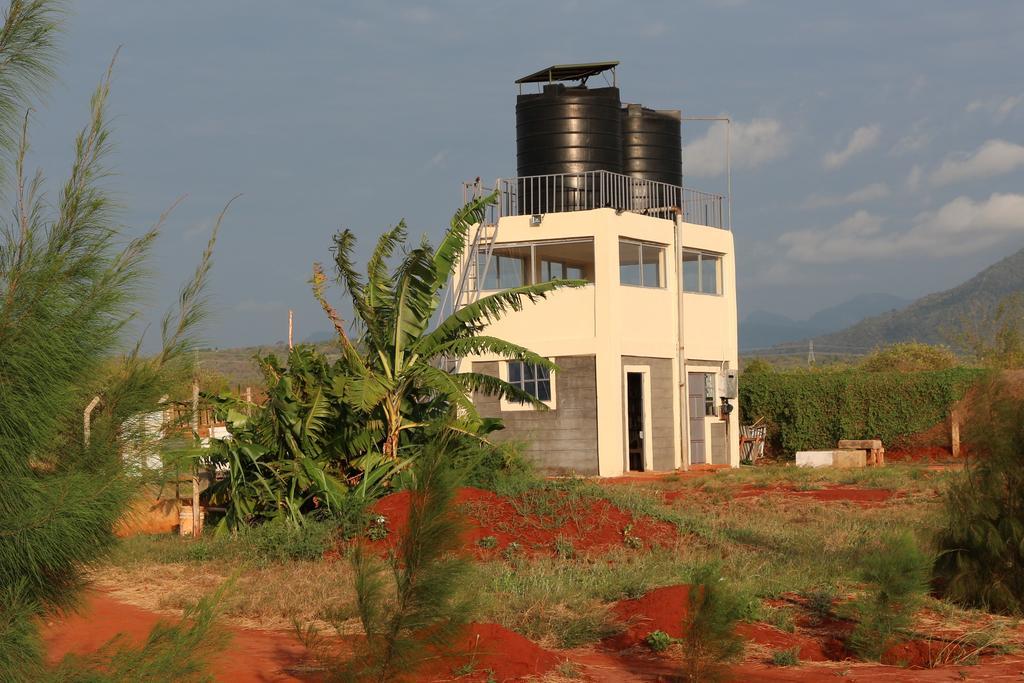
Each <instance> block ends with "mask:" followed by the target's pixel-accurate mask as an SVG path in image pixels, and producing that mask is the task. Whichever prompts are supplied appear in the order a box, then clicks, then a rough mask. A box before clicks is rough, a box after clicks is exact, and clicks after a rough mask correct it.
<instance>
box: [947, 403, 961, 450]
mask: <svg viewBox="0 0 1024 683" xmlns="http://www.w3.org/2000/svg"><path fill="white" fill-rule="evenodd" d="M949 443H950V450H951V451H953V457H954V458H959V457H960V415H959V414H958V413H957V411H955V410H952V411H950V413H949Z"/></svg>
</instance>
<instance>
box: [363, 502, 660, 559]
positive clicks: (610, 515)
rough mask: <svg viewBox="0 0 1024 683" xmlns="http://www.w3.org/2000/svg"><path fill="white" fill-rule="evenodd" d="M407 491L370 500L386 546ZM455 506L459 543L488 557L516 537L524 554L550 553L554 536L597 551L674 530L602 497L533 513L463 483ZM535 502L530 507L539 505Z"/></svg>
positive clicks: (397, 529) (399, 528)
mask: <svg viewBox="0 0 1024 683" xmlns="http://www.w3.org/2000/svg"><path fill="white" fill-rule="evenodd" d="M409 502H410V497H409V493H408V492H407V491H400V492H398V493H394V494H391V495H390V496H385V497H384V498H382V499H380V500H379V501H377V502H376V503H375V504H374V506H373V511H374V512H375V513H377V514H381V515H383V516H384V517H385V518H386V519H387V528H388V535H387V538H386V539H384V540H383V541H380V542H379V543H380V544H381V545H382V546H392V545H394V544H395V543H396V542H397V540H398V539H399V538H401V536H402V533H403V532H404V530H405V525H406V522H407V520H408V516H409ZM455 502H456V504H457V505H458V506H459V508H460V509H461V512H462V514H463V521H464V522H465V529H464V531H463V534H462V547H463V549H464V550H466V551H468V552H470V553H473V554H475V555H477V556H478V557H481V558H488V557H494V556H496V555H500V553H501V552H502V551H503V550H505V549H507V548H508V547H509V544H511V543H513V542H514V543H517V544H518V545H519V548H520V551H521V552H523V553H524V554H526V555H542V554H551V553H553V552H554V550H555V544H556V541H558V540H559V539H562V540H563V541H566V542H568V543H570V544H572V548H573V550H574V551H575V552H577V553H600V552H604V551H607V550H609V549H611V548H613V547H628V546H627V543H626V541H627V533H626V532H627V530H628V536H629V537H631V538H633V539H636V540H635V541H632V543H633V544H637V545H641V546H643V547H647V548H649V547H652V546H656V545H665V544H669V543H672V542H673V541H674V540H675V539H676V537H677V532H676V529H675V527H674V526H673V525H671V524H668V523H666V522H659V521H657V520H653V519H648V518H643V517H641V518H636V517H634V516H633V515H632V514H631V513H629V512H625V511H623V510H620V509H619V508H617V507H615V506H614V505H612V504H611V503H609V502H608V501H605V500H590V499H587V500H586V501H585V505H586V507H585V508H580V509H568V508H565V507H563V508H561V509H555V510H547V511H545V512H539V513H537V514H524V511H526V510H530V509H535V508H533V507H531V506H530V505H529V504H528V502H524V501H519V506H518V507H517V505H516V504H515V503H516V502H515V501H513V500H510V499H508V498H503V497H502V496H499V495H497V494H495V493H492V492H490V491H485V490H483V489H478V488H472V487H465V488H461V489H459V491H458V494H457V495H456V499H455ZM542 507H543V506H538V507H536V509H541V508H542ZM487 537H492V538H494V539H495V542H496V545H495V546H494V547H493V548H481V547H480V545H479V541H480V540H481V539H484V538H487Z"/></svg>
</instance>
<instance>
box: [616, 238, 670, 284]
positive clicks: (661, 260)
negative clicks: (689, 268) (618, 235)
mask: <svg viewBox="0 0 1024 683" xmlns="http://www.w3.org/2000/svg"><path fill="white" fill-rule="evenodd" d="M619 282H620V283H621V284H624V285H635V286H638V287H664V286H665V247H662V246H659V245H657V244H644V243H642V242H632V241H630V240H619Z"/></svg>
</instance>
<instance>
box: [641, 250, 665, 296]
mask: <svg viewBox="0 0 1024 683" xmlns="http://www.w3.org/2000/svg"><path fill="white" fill-rule="evenodd" d="M664 254H665V250H664V249H662V248H661V247H656V246H654V245H651V244H645V245H643V247H642V249H641V256H642V259H643V285H644V287H661V286H662V279H661V273H662V265H661V264H662V261H663V260H664Z"/></svg>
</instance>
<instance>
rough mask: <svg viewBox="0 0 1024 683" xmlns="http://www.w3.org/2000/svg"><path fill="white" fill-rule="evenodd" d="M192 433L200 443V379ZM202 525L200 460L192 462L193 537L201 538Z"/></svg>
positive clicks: (195, 392) (195, 387)
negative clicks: (200, 512) (200, 510)
mask: <svg viewBox="0 0 1024 683" xmlns="http://www.w3.org/2000/svg"><path fill="white" fill-rule="evenodd" d="M192 434H193V435H194V437H193V438H194V439H195V440H196V444H197V445H198V444H199V380H198V379H196V380H193V381H192ZM201 533H202V526H201V525H200V523H199V461H198V460H196V461H194V462H193V463H192V538H194V539H195V538H199V534H201Z"/></svg>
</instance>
